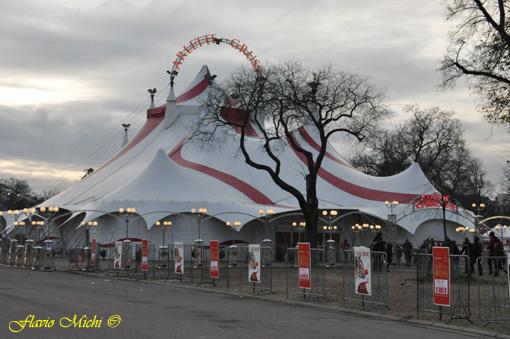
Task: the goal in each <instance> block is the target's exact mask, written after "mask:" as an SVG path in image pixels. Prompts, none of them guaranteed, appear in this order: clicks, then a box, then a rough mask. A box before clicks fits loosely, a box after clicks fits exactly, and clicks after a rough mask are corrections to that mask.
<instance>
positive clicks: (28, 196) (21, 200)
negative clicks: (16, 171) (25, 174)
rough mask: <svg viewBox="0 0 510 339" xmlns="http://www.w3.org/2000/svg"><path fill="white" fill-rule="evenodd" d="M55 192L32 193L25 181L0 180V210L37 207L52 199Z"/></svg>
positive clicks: (14, 179) (13, 179)
mask: <svg viewBox="0 0 510 339" xmlns="http://www.w3.org/2000/svg"><path fill="white" fill-rule="evenodd" d="M56 193H57V192H53V191H43V193H40V194H37V193H34V192H33V190H32V188H31V187H30V185H29V184H28V182H27V181H25V180H20V179H16V178H7V179H2V178H0V210H3V211H5V210H10V209H21V208H25V207H29V206H34V205H37V204H39V203H41V202H43V201H44V200H46V199H48V198H50V197H52V196H53V195H55V194H56Z"/></svg>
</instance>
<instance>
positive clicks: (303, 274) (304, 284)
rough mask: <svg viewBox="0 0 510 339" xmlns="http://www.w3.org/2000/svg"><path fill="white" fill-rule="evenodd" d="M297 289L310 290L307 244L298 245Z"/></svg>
mask: <svg viewBox="0 0 510 339" xmlns="http://www.w3.org/2000/svg"><path fill="white" fill-rule="evenodd" d="M298 287H299V288H303V289H307V290H309V289H311V288H312V261H311V251H310V243H309V242H300V243H298Z"/></svg>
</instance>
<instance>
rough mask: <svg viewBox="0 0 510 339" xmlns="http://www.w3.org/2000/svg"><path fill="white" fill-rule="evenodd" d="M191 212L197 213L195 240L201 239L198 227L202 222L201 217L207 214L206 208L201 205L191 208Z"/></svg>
mask: <svg viewBox="0 0 510 339" xmlns="http://www.w3.org/2000/svg"><path fill="white" fill-rule="evenodd" d="M191 214H198V239H197V240H201V239H202V238H201V237H200V236H201V233H200V227H201V224H202V218H203V217H204V216H205V215H206V214H207V208H203V207H201V208H192V209H191Z"/></svg>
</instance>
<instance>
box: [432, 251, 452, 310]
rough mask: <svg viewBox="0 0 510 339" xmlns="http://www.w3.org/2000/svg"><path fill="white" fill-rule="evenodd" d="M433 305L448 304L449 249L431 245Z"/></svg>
mask: <svg viewBox="0 0 510 339" xmlns="http://www.w3.org/2000/svg"><path fill="white" fill-rule="evenodd" d="M432 258H433V263H434V268H433V279H432V280H433V284H434V285H433V288H434V305H438V306H450V249H449V248H448V247H432Z"/></svg>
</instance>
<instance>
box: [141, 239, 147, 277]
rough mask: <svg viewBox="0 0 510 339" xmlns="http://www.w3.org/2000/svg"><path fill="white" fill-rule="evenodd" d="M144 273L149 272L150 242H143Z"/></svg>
mask: <svg viewBox="0 0 510 339" xmlns="http://www.w3.org/2000/svg"><path fill="white" fill-rule="evenodd" d="M141 266H142V272H147V271H148V270H149V241H147V240H142V265H141Z"/></svg>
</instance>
